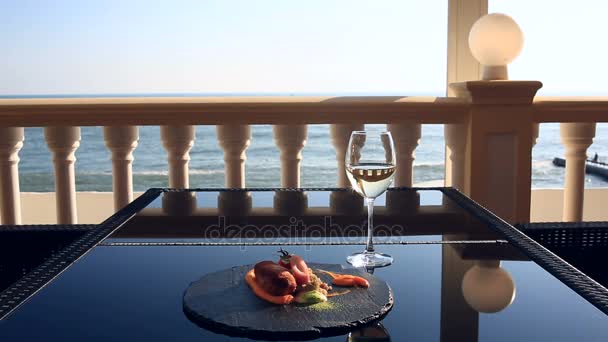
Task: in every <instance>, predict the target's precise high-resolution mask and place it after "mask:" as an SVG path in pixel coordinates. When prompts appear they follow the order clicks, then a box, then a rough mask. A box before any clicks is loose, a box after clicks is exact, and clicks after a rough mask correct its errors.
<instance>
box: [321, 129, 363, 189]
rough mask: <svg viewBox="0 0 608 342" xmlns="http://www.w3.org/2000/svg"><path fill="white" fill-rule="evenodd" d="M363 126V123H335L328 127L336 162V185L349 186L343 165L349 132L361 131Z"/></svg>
mask: <svg viewBox="0 0 608 342" xmlns="http://www.w3.org/2000/svg"><path fill="white" fill-rule="evenodd" d="M364 127H365V125H363V124H336V125H331V126H330V128H329V132H330V134H331V143H332V145H333V146H334V148H335V149H336V161H337V163H338V182H337V185H338V187H340V188H346V187H350V182H349V181H348V178H347V177H346V167H345V165H344V160H345V157H346V149H347V148H348V146H347V145H348V140H349V139H350V134H351V132H352V131H362V130H363V129H364Z"/></svg>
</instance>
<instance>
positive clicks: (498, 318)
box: [0, 190, 608, 341]
mask: <svg viewBox="0 0 608 342" xmlns="http://www.w3.org/2000/svg"><path fill="white" fill-rule="evenodd" d="M285 193H287V192H274V191H250V192H245V191H237V192H222V191H199V192H163V193H159V196H158V197H157V198H156V199H154V200H153V201H152V202H150V203H149V205H147V206H145V208H144V209H143V210H139V211H137V213H133V214H134V215H125V216H124V217H128V219H127V220H126V222H125V223H124V224H121V227H120V228H119V229H118V230H116V231H115V232H114V233H113V234H112V235H111V236H110V237H108V238H107V239H105V240H104V241H102V242H101V244H99V245H97V246H96V247H95V248H93V249H92V250H90V251H89V252H88V253H87V254H86V255H84V256H83V257H82V258H80V259H79V260H78V261H77V262H76V263H74V264H73V265H72V266H71V267H69V268H68V269H67V270H66V271H64V272H63V273H62V274H60V275H59V276H58V277H57V278H56V279H55V280H54V281H52V282H50V283H49V284H48V285H47V286H46V287H44V288H43V289H42V290H40V291H39V292H38V293H37V294H36V295H34V296H33V297H31V298H30V299H29V301H28V302H27V303H25V304H24V305H22V306H21V307H20V308H18V309H17V310H15V311H14V312H13V313H12V314H11V315H10V316H8V317H6V318H5V319H3V320H2V321H0V339H1V340H18V339H19V340H28V339H42V338H44V339H50V340H59V339H63V340H133V339H137V340H143V339H146V340H153V341H154V340H168V339H171V340H179V341H195V340H196V341H200V340H203V341H223V340H232V339H234V340H246V338H234V337H228V336H225V335H221V334H217V333H214V332H211V331H208V330H206V329H204V328H201V327H199V326H197V325H196V324H194V323H192V322H191V321H190V320H189V319H188V317H187V316H186V315H185V314H184V311H183V307H182V296H183V293H184V291H185V289H186V288H188V286H189V285H190V284H191V283H192V282H194V281H196V280H197V279H199V278H200V277H202V276H204V275H205V274H208V273H210V272H214V271H219V270H223V269H227V268H230V267H233V266H235V265H246V264H252V263H256V262H258V261H261V260H275V259H276V257H277V250H278V248H279V247H283V248H286V249H288V250H289V251H290V252H292V253H295V254H298V255H301V256H302V257H303V258H304V259H305V260H307V261H308V262H316V263H332V264H345V258H346V256H347V255H349V254H351V253H353V252H357V251H360V250H362V249H363V248H364V246H363V243H364V235H365V231H364V230H363V229H362V228H364V227H361V225H364V223H363V222H364V221H365V215H364V211H363V209H362V203H360V204H361V207H359V203H358V202H357V200H356V197H351V196H350V195H352V194H351V193H350V192H348V191H343V190H335V191H307V192H293V193H292V194H291V195H285ZM394 193H398V195H394ZM168 194H169V195H168ZM294 194H295V195H294ZM282 196H283V197H282ZM286 201H291V202H286ZM376 205H377V215H378V218H377V220H376V221H377V222H376V224H377V225H378V226H381V225H384V226H386V228H384V230H385V232H384V233H383V232H382V229H379V232H378V233H379V234H378V235H379V236H378V237H379V240H381V243H380V244H379V245H378V246H377V249H378V250H380V251H382V252H386V253H388V254H390V255H392V256H393V257H394V259H395V262H394V264H393V265H391V266H388V267H385V268H379V269H375V270H373V272H374V276H376V277H378V278H380V279H382V280H384V281H386V282H387V283H388V284H389V285H390V286H391V288H392V290H393V294H394V307H393V309H392V310H391V311H390V312H389V313H388V315H387V316H386V317H385V318H384V319H383V320H382V321H381V322H380V323H379V324H381V328H380V327H379V326H370V327H366V328H363V329H362V330H358V331H355V332H353V333H352V336H351V339H350V340H353V341H355V340H357V339H356V336H377V335H378V334H377V332H378V331H383V332H385V333H386V334H388V335H389V336H390V338H391V340H393V341H405V340H416V341H437V340H441V341H515V340H531V339H537V340H551V341H570V340H574V339H581V338H582V339H583V340H605V338H606V337H608V319H607V316H606V315H605V314H604V313H602V312H601V311H600V310H599V309H597V308H596V307H595V306H593V305H592V304H590V303H589V302H588V301H587V300H585V299H584V298H582V297H581V296H580V295H578V294H577V293H575V292H574V291H573V290H571V289H570V288H569V287H568V286H566V285H565V284H564V283H562V282H561V281H560V280H558V279H557V278H555V277H554V276H553V275H551V274H550V273H549V272H547V271H546V270H545V269H544V268H543V267H541V266H540V265H539V264H537V263H535V262H533V261H531V260H529V259H528V258H527V257H526V256H524V254H523V253H521V251H520V250H518V249H517V248H515V247H514V246H513V245H512V244H510V243H507V242H506V241H505V238H506V237H505V236H501V235H500V233H499V232H497V231H496V230H495V229H492V228H491V227H489V224H488V222H486V221H485V220H483V219H480V218H477V217H476V216H475V215H472V214H471V213H470V212H469V211H467V210H464V209H463V208H462V206H461V204H459V203H456V202H454V200H453V199H452V198H450V197H449V196H446V195H445V193H444V192H442V191H439V190H418V191H413V190H411V191H410V190H408V191H394V192H389V193H388V195H387V196H383V197H382V198H381V199H379V200H378V201H377V203H376ZM327 220H330V221H331V225H329V224H326V221H327ZM222 221H223V223H222ZM258 226H259V227H258ZM260 227H265V228H264V229H262V228H260ZM347 228H348V229H347ZM268 231H271V232H270V233H267V235H264V233H265V232H268ZM244 232H247V233H246V234H245V233H244ZM319 232H322V233H324V234H320V235H317V234H318V233H319ZM288 233H290V234H288ZM385 233H390V236H388V235H389V234H385ZM383 234H384V236H382V235H383ZM345 266H346V265H345ZM346 267H347V266H346ZM347 338H348V336H347V335H342V336H335V337H328V338H324V340H331V341H345V340H347ZM361 340H363V339H361ZM368 340H369V339H368ZM384 340H386V339H384Z"/></svg>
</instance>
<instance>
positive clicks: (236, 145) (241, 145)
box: [217, 125, 251, 188]
mask: <svg viewBox="0 0 608 342" xmlns="http://www.w3.org/2000/svg"><path fill="white" fill-rule="evenodd" d="M217 139H218V141H219V143H220V146H221V147H222V149H223V150H224V162H225V166H224V167H225V174H226V187H228V188H244V187H245V160H247V156H246V155H245V151H246V150H247V147H249V143H250V142H251V127H250V126H249V125H218V126H217Z"/></svg>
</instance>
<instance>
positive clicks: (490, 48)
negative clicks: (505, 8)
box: [469, 13, 524, 80]
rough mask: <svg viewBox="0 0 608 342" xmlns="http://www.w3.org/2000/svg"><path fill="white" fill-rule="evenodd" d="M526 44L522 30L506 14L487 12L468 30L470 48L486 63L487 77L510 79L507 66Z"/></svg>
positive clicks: (485, 76)
mask: <svg viewBox="0 0 608 342" xmlns="http://www.w3.org/2000/svg"><path fill="white" fill-rule="evenodd" d="M523 46H524V34H523V32H522V31H521V29H520V28H519V25H517V23H516V22H515V20H513V18H511V17H509V16H508V15H506V14H501V13H492V14H487V15H484V16H483V17H481V18H479V20H477V21H476V22H475V24H473V27H471V31H470V32H469V48H470V49H471V53H472V54H473V57H475V59H476V60H477V61H478V62H479V63H481V65H482V66H483V76H482V79H484V80H506V79H508V76H507V65H508V64H509V63H511V62H512V61H513V60H514V59H515V58H516V57H517V56H518V55H519V53H520V52H521V49H522V48H523Z"/></svg>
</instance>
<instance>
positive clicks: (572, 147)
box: [560, 122, 595, 222]
mask: <svg viewBox="0 0 608 342" xmlns="http://www.w3.org/2000/svg"><path fill="white" fill-rule="evenodd" d="M560 134H561V137H562V143H563V144H564V147H565V148H566V180H565V184H564V211H563V217H562V219H563V221H566V222H574V221H582V220H583V197H584V192H585V160H586V159H587V148H589V146H590V145H591V144H592V143H593V138H594V137H595V123H588V122H581V123H562V124H560Z"/></svg>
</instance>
